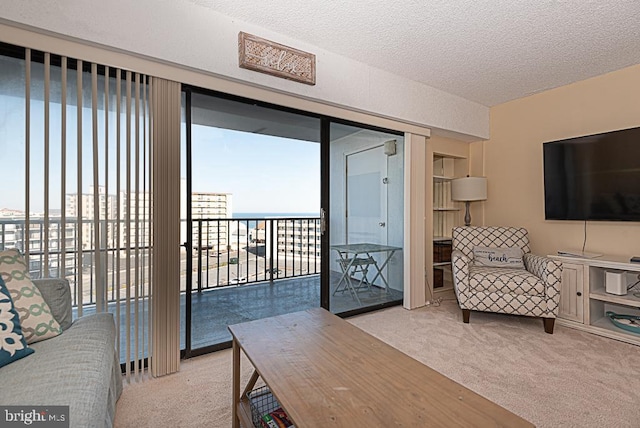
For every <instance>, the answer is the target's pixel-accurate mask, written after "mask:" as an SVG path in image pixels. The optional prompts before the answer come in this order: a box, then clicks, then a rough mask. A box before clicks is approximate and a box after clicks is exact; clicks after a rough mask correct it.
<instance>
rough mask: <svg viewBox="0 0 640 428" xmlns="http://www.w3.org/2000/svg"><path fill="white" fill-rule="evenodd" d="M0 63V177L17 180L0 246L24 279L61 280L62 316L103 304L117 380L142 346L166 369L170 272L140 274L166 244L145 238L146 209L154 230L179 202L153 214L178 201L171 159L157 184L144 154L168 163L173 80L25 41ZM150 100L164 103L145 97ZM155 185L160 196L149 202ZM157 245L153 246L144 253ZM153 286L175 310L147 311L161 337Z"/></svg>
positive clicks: (140, 362)
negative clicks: (66, 298)
mask: <svg viewBox="0 0 640 428" xmlns="http://www.w3.org/2000/svg"><path fill="white" fill-rule="evenodd" d="M0 63H1V64H0V65H1V67H0V113H2V116H3V117H4V118H5V120H2V121H0V136H1V137H2V138H0V140H2V141H3V142H0V145H1V146H0V150H2V153H3V155H2V156H3V162H2V163H3V164H4V165H6V166H5V167H4V168H3V169H4V170H5V171H4V174H5V175H6V176H9V175H13V177H17V178H18V180H17V182H18V184H17V186H15V187H16V189H14V191H9V192H7V194H5V196H4V197H3V199H5V200H4V201H3V205H5V208H4V209H3V212H2V217H0V245H1V247H0V249H2V248H18V249H20V250H21V251H22V252H23V253H24V254H25V257H26V258H27V261H28V265H29V269H30V273H31V275H32V276H33V277H65V278H67V279H68V280H69V281H70V284H71V288H72V298H73V305H74V317H80V316H83V315H84V314H89V313H94V312H111V313H113V314H114V318H115V321H116V327H117V331H118V336H117V341H116V343H115V344H114V345H115V346H116V347H117V350H118V352H119V355H120V361H121V363H122V364H123V365H124V368H125V373H126V375H127V378H129V379H131V378H138V377H139V376H140V375H142V373H143V372H144V363H145V359H147V358H149V359H150V360H151V361H152V363H151V365H152V366H153V365H154V362H153V355H152V353H153V352H156V353H158V354H160V353H162V355H159V357H158V358H159V361H158V364H160V363H161V364H160V366H159V367H162V368H161V369H160V370H157V371H154V374H158V375H161V374H167V373H171V372H173V371H177V370H178V361H179V328H177V326H178V325H179V324H178V322H179V306H178V303H177V302H178V294H177V287H178V282H179V281H178V278H174V277H173V276H175V275H174V274H173V273H172V272H170V273H169V275H168V276H167V277H166V278H163V279H162V281H161V282H160V283H158V284H153V285H152V284H151V279H152V277H153V272H154V270H153V269H154V258H155V257H161V260H162V262H163V263H164V264H167V265H170V264H171V260H168V259H167V256H166V255H167V254H170V253H171V252H170V251H169V247H171V245H173V242H171V243H167V240H166V238H165V237H163V236H161V237H160V238H159V239H155V238H154V216H155V214H154V210H160V211H159V212H161V213H163V215H161V220H162V222H163V227H165V231H166V230H167V229H166V228H169V229H172V228H173V229H175V230H176V231H177V230H179V229H178V228H179V212H178V213H177V214H176V215H175V218H174V217H172V216H171V215H172V214H171V213H169V214H165V213H166V210H165V208H167V207H166V205H165V204H175V206H179V203H178V200H177V198H179V169H178V171H177V173H175V172H174V174H161V175H159V176H158V178H160V177H162V178H163V180H164V181H163V183H162V184H161V185H162V186H164V187H158V185H157V184H156V185H155V186H154V182H153V180H154V176H153V174H152V172H153V171H152V169H153V168H152V165H153V164H154V156H155V157H156V158H155V162H156V163H158V162H163V161H164V162H169V163H170V164H171V163H173V164H175V165H177V166H178V168H179V158H180V156H179V138H180V135H179V127H180V115H179V113H180V96H179V95H180V85H179V84H177V83H174V82H167V81H163V80H162V79H157V78H153V77H150V76H146V75H142V74H139V73H135V72H132V71H129V70H122V69H116V68H112V67H108V66H103V65H100V64H96V63H88V62H84V61H82V60H80V59H73V58H67V57H64V56H57V55H54V54H51V53H43V52H39V51H32V50H31V49H20V48H13V50H12V51H11V52H10V54H7V55H2V56H0ZM21 85H22V88H20V86H21ZM176 90H177V97H176ZM163 91H164V92H168V93H169V95H170V96H165V94H164V92H163ZM152 93H153V94H154V96H153V97H152ZM154 99H157V100H160V101H161V102H163V103H172V104H175V105H165V106H158V105H155V106H154V105H153V101H154ZM176 110H177V112H178V115H177V118H176V117H175V111H176ZM20 112H21V113H20ZM5 113H6V114H5ZM154 126H155V127H157V129H154ZM167 127H175V128H176V129H177V134H176V132H173V133H172V132H166V131H167ZM154 135H155V136H158V137H157V138H160V139H161V140H162V150H155V149H154ZM175 147H177V148H178V153H177V154H176V153H175V150H174V148H175ZM20 158H22V161H21V162H14V161H17V160H18V159H20ZM166 166H167V165H165V167H166ZM6 176H5V177H0V179H3V180H4V179H5V178H6ZM167 180H175V183H174V184H173V187H175V188H170V187H171V183H170V182H168V181H167ZM3 187H4V186H3ZM159 189H162V193H166V194H168V195H171V198H169V200H163V201H160V202H161V204H162V206H156V207H154V206H153V202H154V197H153V193H154V191H158V190H159ZM165 199H166V198H165ZM156 212H157V211H156ZM173 221H175V225H173V226H172V225H171V222H173ZM156 233H157V228H156ZM178 241H179V237H178V238H177V239H176V242H175V247H176V249H178V248H179V247H178V243H179V242H178ZM158 244H161V245H163V251H162V252H160V253H158V254H155V253H154V247H153V245H158ZM178 261H179V255H178V256H177V257H176V258H175V259H174V260H173V264H174V265H176V267H175V268H173V269H174V270H175V271H176V272H177V275H179V270H178V269H179V263H178ZM165 274H166V272H165ZM173 279H175V282H176V285H175V287H174V286H173V284H172V283H171V281H172V280H173ZM174 288H175V290H174ZM174 291H175V294H174ZM153 293H158V294H159V295H160V296H161V297H162V298H161V299H160V304H162V305H164V307H163V308H162V312H165V311H167V310H168V309H171V310H172V311H173V312H177V315H176V314H171V315H169V316H165V317H163V318H158V317H157V318H156V320H155V322H156V323H159V329H157V330H158V333H159V334H158V336H157V337H158V338H160V339H161V341H162V343H161V344H160V345H161V346H154V344H153V340H154V339H153V337H152V336H151V335H150V331H152V330H153V328H152V324H153V322H154V320H153V319H152V302H153V297H154V296H153ZM167 337H168V338H169V340H168V341H165V339H164V338H167ZM176 338H177V339H176ZM176 340H177V343H176ZM165 348H171V349H168V350H167V349H165ZM174 348H175V349H174Z"/></svg>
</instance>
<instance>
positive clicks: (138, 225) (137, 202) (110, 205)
mask: <svg viewBox="0 0 640 428" xmlns="http://www.w3.org/2000/svg"><path fill="white" fill-rule="evenodd" d="M94 189H95V188H94V187H93V186H90V187H89V192H88V193H82V194H80V195H78V194H74V193H70V194H68V195H67V207H66V215H67V216H68V217H73V218H78V217H79V218H81V219H82V232H81V235H82V248H83V249H90V248H94V247H95V246H94V241H95V225H96V222H95V220H96V217H97V219H98V220H99V223H100V227H101V230H100V240H101V241H103V242H102V243H101V245H100V246H101V247H105V248H114V247H133V246H136V244H137V246H147V245H149V233H150V232H149V230H148V229H149V228H148V219H149V211H150V209H151V202H150V194H149V192H138V193H131V196H127V193H126V192H120V194H119V195H116V194H107V193H106V188H105V186H98V191H97V192H95V191H94ZM96 194H97V196H98V215H97V216H96V212H95V208H96V207H95V203H94V202H95V198H96ZM136 213H137V216H136Z"/></svg>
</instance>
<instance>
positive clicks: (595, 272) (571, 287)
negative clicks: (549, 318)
mask: <svg viewBox="0 0 640 428" xmlns="http://www.w3.org/2000/svg"><path fill="white" fill-rule="evenodd" d="M552 257H554V258H556V259H558V260H560V261H561V262H562V264H563V272H562V285H561V291H560V311H559V313H558V323H559V324H561V325H566V326H568V327H573V328H577V329H580V330H584V331H588V332H590V333H595V334H598V335H601V336H605V337H609V338H612V339H617V340H621V341H623V342H627V343H631V344H634V345H639V346H640V334H635V333H632V332H629V331H626V330H623V329H621V328H618V327H616V326H615V325H613V323H612V322H611V321H610V320H609V318H607V316H606V315H605V312H607V311H613V312H615V313H618V314H627V315H636V316H640V297H635V296H633V294H632V293H633V292H632V291H630V292H629V293H627V294H626V295H624V296H618V295H615V294H610V293H607V292H606V291H605V282H604V281H605V280H604V278H605V271H607V270H619V271H620V270H621V271H626V272H628V274H627V278H626V280H627V283H633V282H635V281H636V280H637V279H638V278H640V277H639V276H638V275H640V263H630V262H629V259H628V258H626V257H618V256H602V257H598V258H593V259H586V258H579V257H565V256H552Z"/></svg>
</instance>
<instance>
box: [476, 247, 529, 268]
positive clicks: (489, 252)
mask: <svg viewBox="0 0 640 428" xmlns="http://www.w3.org/2000/svg"><path fill="white" fill-rule="evenodd" d="M522 255H523V253H522V249H521V248H518V247H509V248H492V247H473V259H474V262H475V265H476V266H488V267H507V268H513V269H524V263H523V262H522Z"/></svg>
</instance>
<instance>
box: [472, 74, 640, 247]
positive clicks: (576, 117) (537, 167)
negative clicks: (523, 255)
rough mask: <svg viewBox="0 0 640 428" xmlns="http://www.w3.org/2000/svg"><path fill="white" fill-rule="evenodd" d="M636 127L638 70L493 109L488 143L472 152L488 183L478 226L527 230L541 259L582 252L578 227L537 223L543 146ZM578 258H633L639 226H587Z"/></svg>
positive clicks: (639, 98)
mask: <svg viewBox="0 0 640 428" xmlns="http://www.w3.org/2000/svg"><path fill="white" fill-rule="evenodd" d="M636 126H640V65H636V66H633V67H629V68H626V69H623V70H619V71H616V72H612V73H608V74H605V75H602V76H598V77H595V78H592V79H588V80H584V81H582V82H577V83H574V84H571V85H567V86H563V87H560V88H556V89H552V90H549V91H546V92H543V93H540V94H536V95H532V96H529V97H526V98H521V99H518V100H514V101H511V102H508V103H504V104H501V105H498V106H495V107H493V108H492V109H491V125H490V130H491V139H490V140H488V141H486V142H484V143H480V144H482V145H483V146H484V147H483V150H478V149H477V148H476V147H474V149H473V150H472V155H474V158H475V161H474V162H473V163H472V166H474V167H476V168H477V167H478V164H480V163H481V162H479V161H478V160H477V159H478V157H477V156H480V158H483V160H484V173H485V175H486V176H487V178H488V200H487V201H486V202H485V203H484V209H485V213H484V214H485V224H486V225H513V226H524V227H526V228H527V229H528V230H529V233H530V239H531V243H532V249H533V251H534V252H536V253H540V254H552V253H555V252H556V251H558V250H559V249H565V248H567V249H569V248H571V249H580V248H582V242H583V239H584V233H583V230H584V222H581V221H545V219H544V185H543V165H542V143H544V142H547V141H553V140H559V139H564V138H570V137H575V136H581V135H588V134H595V133H600V132H606V131H611V130H615V129H623V128H630V127H636ZM482 152H483V153H484V156H482ZM585 250H586V251H590V252H598V253H605V254H615V255H622V256H631V255H634V254H635V255H638V254H640V223H637V222H634V223H629V222H595V221H590V222H587V243H586V247H585Z"/></svg>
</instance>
